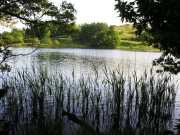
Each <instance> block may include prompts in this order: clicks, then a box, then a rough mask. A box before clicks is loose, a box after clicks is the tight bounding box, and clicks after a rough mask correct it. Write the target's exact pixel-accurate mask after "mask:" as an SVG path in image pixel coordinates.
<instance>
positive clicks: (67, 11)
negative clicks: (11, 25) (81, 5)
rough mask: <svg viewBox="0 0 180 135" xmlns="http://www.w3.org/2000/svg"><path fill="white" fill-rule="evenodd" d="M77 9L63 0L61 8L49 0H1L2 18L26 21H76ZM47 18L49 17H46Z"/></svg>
mask: <svg viewBox="0 0 180 135" xmlns="http://www.w3.org/2000/svg"><path fill="white" fill-rule="evenodd" d="M74 13H75V9H74V7H73V5H72V4H71V3H67V2H66V1H62V4H61V5H60V8H58V7H57V6H55V5H54V4H53V3H51V2H48V0H1V1H0V19H6V20H11V19H14V18H17V19H20V20H24V21H25V22H26V23H35V22H37V21H39V20H43V17H44V16H45V17H46V18H50V19H49V20H51V21H53V20H58V21H60V22H63V23H70V22H72V21H74V19H75V17H74ZM46 20H47V19H46Z"/></svg>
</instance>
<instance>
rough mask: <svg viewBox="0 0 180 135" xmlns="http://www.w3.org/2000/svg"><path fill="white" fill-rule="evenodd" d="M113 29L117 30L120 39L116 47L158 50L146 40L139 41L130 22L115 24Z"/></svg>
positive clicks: (133, 49)
mask: <svg viewBox="0 0 180 135" xmlns="http://www.w3.org/2000/svg"><path fill="white" fill-rule="evenodd" d="M115 30H116V31H118V33H119V36H120V39H121V43H120V45H118V46H116V49H122V50H130V51H159V49H157V48H154V47H152V46H150V45H149V44H147V43H146V42H143V41H139V40H138V39H137V37H136V34H135V29H134V28H133V26H132V25H130V24H126V25H121V26H115Z"/></svg>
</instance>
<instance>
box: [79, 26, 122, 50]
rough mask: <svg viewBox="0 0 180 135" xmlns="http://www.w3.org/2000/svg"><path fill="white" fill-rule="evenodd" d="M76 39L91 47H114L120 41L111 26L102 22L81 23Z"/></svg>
mask: <svg viewBox="0 0 180 135" xmlns="http://www.w3.org/2000/svg"><path fill="white" fill-rule="evenodd" d="M76 40H79V42H81V43H83V44H87V45H89V46H90V47H91V48H115V47H116V45H118V44H119V41H120V39H119V35H118V33H116V32H115V30H114V29H113V27H109V26H108V25H107V24H104V23H91V24H84V25H82V26H81V27H80V31H79V34H78V36H76Z"/></svg>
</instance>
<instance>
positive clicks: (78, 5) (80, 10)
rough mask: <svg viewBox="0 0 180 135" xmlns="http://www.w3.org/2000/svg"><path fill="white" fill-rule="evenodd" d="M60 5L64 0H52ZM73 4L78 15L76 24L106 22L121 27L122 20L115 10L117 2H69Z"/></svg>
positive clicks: (99, 0)
mask: <svg viewBox="0 0 180 135" xmlns="http://www.w3.org/2000/svg"><path fill="white" fill-rule="evenodd" d="M50 1H51V2H53V3H54V4H55V5H57V6H58V5H59V4H60V3H61V1H62V0H50ZM67 1H68V2H71V3H72V4H73V5H74V7H75V9H76V10H77V13H76V18H77V20H76V23H77V24H83V23H91V22H105V23H107V24H109V25H119V24H121V20H120V18H119V17H118V13H117V12H116V11H115V10H114V5H115V0H67Z"/></svg>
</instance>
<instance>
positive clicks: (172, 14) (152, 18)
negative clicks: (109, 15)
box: [115, 0, 180, 57]
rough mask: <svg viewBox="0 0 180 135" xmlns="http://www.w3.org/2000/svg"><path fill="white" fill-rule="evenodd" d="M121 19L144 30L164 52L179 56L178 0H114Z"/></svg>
mask: <svg viewBox="0 0 180 135" xmlns="http://www.w3.org/2000/svg"><path fill="white" fill-rule="evenodd" d="M115 1H116V5H115V8H116V10H117V11H118V12H119V13H120V14H119V16H120V17H121V19H122V21H126V22H130V23H133V24H134V26H135V27H136V28H137V34H141V32H142V31H146V32H148V33H149V34H151V35H152V37H153V40H152V41H153V42H154V43H155V44H158V46H159V47H160V49H162V50H163V51H164V52H165V54H167V53H171V54H173V55H175V56H177V57H179V56H180V0H131V1H128V0H115Z"/></svg>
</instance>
